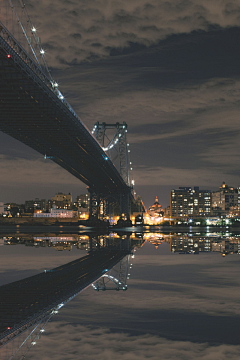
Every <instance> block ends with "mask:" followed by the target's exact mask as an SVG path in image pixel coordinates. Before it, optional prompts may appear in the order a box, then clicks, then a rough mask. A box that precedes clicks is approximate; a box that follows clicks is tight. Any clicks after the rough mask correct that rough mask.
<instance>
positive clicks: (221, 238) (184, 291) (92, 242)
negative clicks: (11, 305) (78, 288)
mask: <svg viewBox="0 0 240 360" xmlns="http://www.w3.org/2000/svg"><path fill="white" fill-rule="evenodd" d="M239 239H240V237H239V236H238V234H230V235H229V233H215V232H214V233H207V234H206V233H199V232H191V233H186V232H182V233H180V232H172V233H170V232H169V233H166V232H164V233H162V232H156V233H154V232H145V233H144V232H110V233H108V234H99V233H96V232H92V233H90V232H88V233H84V234H82V233H81V234H74V233H70V234H68V233H65V234H64V235H63V234H62V233H59V232H58V233H57V232H54V233H53V232H52V233H42V234H39V233H38V234H34V233H33V234H30V233H28V234H21V233H17V234H16V233H9V234H6V233H5V234H4V236H2V237H1V239H0V244H1V245H2V246H1V248H0V253H1V251H2V254H4V253H5V254H6V253H8V254H11V252H12V253H15V254H16V250H18V249H20V251H19V254H21V255H22V259H24V261H25V260H26V259H27V258H30V257H31V256H32V254H34V253H35V254H37V253H38V254H40V255H39V257H38V258H39V259H40V257H44V256H46V254H53V255H54V256H60V258H59V262H60V261H61V263H58V264H57V266H59V265H63V264H66V263H68V262H69V261H70V260H69V256H71V255H74V256H75V258H76V259H80V258H81V256H82V257H84V256H85V255H86V254H88V253H89V252H92V251H98V250H99V249H102V248H105V247H109V248H111V247H113V246H119V245H120V244H121V241H122V240H128V241H129V242H130V243H129V248H133V249H134V250H139V251H136V252H134V254H135V255H137V256H136V259H137V263H136V262H135V260H134V264H133V265H134V266H132V261H133V260H132V257H133V256H134V255H131V257H128V258H127V257H125V260H124V261H122V263H121V262H120V263H118V265H117V266H115V268H113V269H112V270H111V272H110V271H107V270H109V269H107V268H104V273H103V276H102V277H101V278H100V279H99V280H97V281H94V283H93V285H94V286H93V287H90V289H88V290H85V291H84V294H86V295H84V296H85V297H84V296H79V297H77V298H78V299H75V300H71V304H72V303H73V304H75V308H74V307H72V312H71V311H70V310H71V305H70V307H69V305H68V307H64V308H63V309H61V310H60V312H59V314H58V316H57V318H58V317H59V316H60V318H61V314H62V312H63V314H64V313H65V320H64V321H70V320H69V319H71V321H72V322H73V323H74V324H76V325H75V326H78V325H79V324H81V326H88V325H89V324H90V326H93V327H101V326H105V327H108V328H109V329H110V328H111V329H112V328H114V329H116V330H115V331H117V329H118V327H119V328H121V329H122V328H124V329H126V331H130V330H129V329H131V331H132V332H133V333H134V334H138V332H139V331H140V330H141V331H142V332H144V331H143V330H144V329H145V327H146V334H147V333H153V334H158V335H160V336H163V337H167V338H168V339H183V340H190V339H191V340H192V341H199V339H200V340H201V341H202V342H207V341H212V343H219V342H224V341H225V339H226V334H224V333H222V332H221V331H220V330H219V329H220V325H221V324H223V322H224V328H228V324H229V323H231V324H233V323H236V328H238V327H239V325H240V319H239V318H237V317H235V318H233V317H231V318H230V315H231V314H230V315H228V317H227V316H226V314H227V313H226V311H229V309H231V311H232V312H233V311H235V310H234V309H236V311H235V312H236V314H238V313H237V311H238V303H237V301H238V300H235V299H238V298H239V296H238V293H237V290H238V286H236V284H235V283H233V281H235V282H236V283H237V281H238V278H239V276H238V272H237V271H238V259H239V258H238V257H237V256H236V257H234V256H229V257H227V258H226V259H225V260H223V259H222V257H220V256H217V253H219V254H221V255H222V254H223V255H226V254H238V253H239V241H240V240H239ZM13 245H15V246H13ZM35 249H36V250H35ZM146 249H147V250H149V249H151V251H150V252H146ZM162 250H164V251H162ZM24 252H25V254H26V256H24V255H23V254H24ZM163 253H164V254H167V255H171V256H166V257H163V256H162V257H161V259H159V257H158V256H157V255H159V254H163ZM144 254H145V257H144ZM146 254H147V256H146ZM154 254H155V255H156V256H153V255H154ZM178 254H183V255H185V254H186V255H188V256H183V255H181V256H180V255H179V256H178ZM190 254H193V256H190ZM194 254H199V255H200V254H201V255H200V256H196V257H195V256H194ZM205 254H206V255H205ZM207 254H209V255H207ZM9 256H10V255H9ZM128 256H129V255H128ZM15 259H16V258H14V257H13V260H14V261H15ZM20 259H21V257H20V255H19V260H20ZM34 259H35V260H36V261H37V256H36V257H35V258H34ZM49 259H52V255H51V257H50V256H49ZM72 259H73V258H72ZM129 260H130V261H129ZM213 260H214V261H213ZM38 261H39V260H38ZM47 261H48V260H47ZM71 261H72V260H71ZM225 262H226V263H227V264H228V265H227V267H226V268H224V265H222V264H224V263H225ZM124 263H125V265H124ZM49 264H52V263H50V262H49ZM126 264H127V266H126ZM234 264H236V265H237V266H236V265H234ZM230 265H231V268H230ZM31 266H32V265H31ZM31 266H30V265H29V266H28V267H26V269H31ZM55 266H56V265H54V266H53V265H49V267H48V269H51V268H53V267H55ZM124 266H125V267H124ZM234 266H235V267H234ZM132 267H133V268H132ZM228 268H229V270H228ZM14 269H15V267H14ZM41 271H43V270H41ZM221 271H222V272H221ZM228 271H229V278H226V274H228ZM234 271H235V273H236V276H235V278H233V277H232V274H233V273H234ZM6 274H7V272H6ZM24 274H25V275H24V276H23V277H28V276H30V275H31V274H28V273H27V271H26V270H25V273H24ZM49 274H50V275H51V272H50V273H49ZM84 274H85V272H84ZM129 274H131V276H130V275H129ZM0 275H1V274H0ZM2 275H5V274H2ZM214 276H215V277H216V278H214ZM23 277H22V278H23ZM225 283H226V284H227V285H226V284H225ZM226 286H227V287H228V288H227V291H226ZM127 287H128V288H129V290H128V291H127V295H126V296H127V297H125V294H126V292H125V291H124V292H119V291H111V292H110V291H109V292H108V291H106V290H125V289H126V288H127ZM124 288H125V289H124ZM230 288H231V291H232V293H231V291H230ZM94 289H95V290H98V292H96V291H94ZM100 290H103V291H100ZM216 291H217V293H215V292H216ZM114 294H115V295H114ZM230 301H231V302H230ZM225 304H226V305H225ZM227 304H228V305H227ZM191 307H192V308H191ZM73 308H74V311H73ZM65 309H66V310H65ZM68 309H70V310H68ZM117 309H120V310H121V311H118V310H117ZM109 311H110V312H111V314H112V315H111V316H108V313H109ZM198 311H199V314H198ZM209 312H210V314H211V316H214V317H215V318H214V319H215V321H216V324H218V325H217V326H215V327H214V326H213V328H212V330H211V332H210V333H207V332H206V328H208V327H209V324H213V322H212V320H211V319H210V318H208V313H209ZM218 313H219V314H220V315H219V314H218ZM76 314H78V317H77V316H76ZM93 314H94V316H93ZM118 314H119V315H118ZM203 314H205V315H203ZM221 314H224V319H222V318H218V316H221ZM51 315H52V314H51ZM54 315H55V313H54ZM54 317H55V316H54ZM164 317H166V320H164V319H165V318H164ZM128 318H130V320H129V324H128V322H127V321H128V320H127V319H128ZM169 318H171V319H172V323H171V322H169ZM149 319H151V321H149ZM155 319H156V321H155ZM160 319H162V320H160ZM174 319H178V320H177V321H175V320H174ZM196 319H198V320H196ZM195 320H196V321H197V322H198V323H199V324H201V322H202V325H201V326H202V330H201V329H199V330H197V333H196V334H195V337H194V336H193V335H194V334H193V333H192V323H193V321H195ZM188 323H189V325H188ZM171 324H172V325H171ZM178 324H183V325H184V326H183V327H182V326H181V328H178ZM48 326H51V330H52V333H53V332H54V326H57V322H53V324H52V325H51V324H48ZM179 326H180V325H179ZM39 329H40V330H41V329H42V328H39ZM40 330H39V331H40ZM58 330H59V328H58ZM63 330H64V327H62V328H61V329H60V331H62V332H63ZM84 331H86V328H84ZM228 331H230V329H228ZM39 334H40V332H38V333H37V335H36V336H37V338H35V337H33V336H32V335H31V339H30V341H32V343H34V342H36V343H37V345H38V346H39V344H40V346H41V344H42V340H41V341H39V339H38V337H40V335H39ZM234 334H235V330H234V329H233V330H232V331H230V333H229V336H228V338H227V340H226V341H227V343H231V341H232V342H233V343H235V342H236V341H238V340H236V341H235V338H234ZM41 336H42V335H41ZM64 336H65V337H66V336H68V334H64ZM119 336H120V335H119ZM48 339H49V337H48ZM232 339H234V340H232ZM70 340H71V339H70V337H69V338H68V341H70ZM45 341H46V338H45ZM49 341H50V340H49ZM32 345H35V344H32ZM42 346H43V347H44V345H42ZM4 348H5V347H4ZM6 349H7V348H6ZM30 353H31V356H30V355H29V359H30V358H36V359H38V358H39V359H41V357H40V356H41V355H39V356H38V354H37V353H35V348H33V349H32V350H31V352H30ZM0 354H1V351H0ZM0 358H1V359H5V358H4V357H3V356H2V357H1V355H0ZM9 358H10V357H8V358H7V357H6V359H9ZM192 358H194V356H193V357H192ZM26 359H28V357H26Z"/></svg>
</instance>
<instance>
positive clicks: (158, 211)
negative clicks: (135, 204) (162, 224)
mask: <svg viewBox="0 0 240 360" xmlns="http://www.w3.org/2000/svg"><path fill="white" fill-rule="evenodd" d="M148 214H149V216H151V217H154V218H159V217H161V216H163V214H164V211H163V209H162V206H161V205H160V204H159V202H158V198H157V196H156V199H155V203H154V204H153V205H152V206H150V207H149V209H148Z"/></svg>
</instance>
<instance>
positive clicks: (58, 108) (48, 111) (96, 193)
mask: <svg viewBox="0 0 240 360" xmlns="http://www.w3.org/2000/svg"><path fill="white" fill-rule="evenodd" d="M19 2H20V5H21V8H22V10H23V12H24V14H25V16H26V19H27V24H28V27H29V28H30V35H31V36H29V35H28V34H27V29H26V28H24V26H23V24H22V22H21V21H20V18H19V16H18V14H17V11H16V9H15V7H14V5H13V2H12V1H10V0H9V4H10V5H11V10H12V12H13V13H14V14H15V15H16V18H17V20H18V23H19V25H20V28H21V30H22V33H23V35H24V36H25V38H26V40H27V44H28V48H29V49H30V51H31V56H30V55H29V53H28V52H27V51H26V50H25V49H24V48H23V47H22V46H21V44H20V43H19V42H18V41H17V40H16V39H15V38H14V37H13V35H12V34H11V33H10V32H9V30H8V29H7V28H6V26H4V24H3V23H2V22H0V114H1V115H0V130H1V131H2V132H4V133H6V134H8V135H10V136H12V137H13V138H15V139H17V140H19V141H21V142H22V143H24V144H26V145H28V146H30V147H31V148H33V149H34V150H36V151H38V152H39V153H41V154H42V155H43V156H44V157H45V158H50V159H51V160H52V161H54V162H55V163H57V164H58V165H60V166H61V167H62V168H64V169H65V170H67V171H68V172H69V173H71V174H72V175H74V176H75V177H76V178H78V179H79V180H80V181H81V182H83V183H85V184H86V185H87V187H88V190H89V193H90V212H89V219H90V220H92V219H99V218H102V219H104V217H106V215H107V214H109V212H110V206H116V205H117V206H118V208H119V210H118V211H119V214H120V216H123V218H124V219H126V220H128V222H129V219H130V213H131V207H132V210H133V211H137V210H138V205H137V203H136V199H135V197H134V190H133V185H134V181H131V180H130V176H129V171H130V170H131V168H132V164H130V161H129V149H128V146H127V145H128V144H127V138H126V133H127V124H126V123H123V124H119V123H117V124H111V125H107V124H105V123H103V124H99V123H98V122H97V123H96V125H95V126H94V129H93V131H92V133H91V132H90V131H89V130H88V129H87V127H86V126H85V125H84V124H83V123H82V121H81V120H80V118H79V117H78V115H77V114H76V113H75V111H74V110H73V109H72V107H71V106H70V104H69V103H68V102H67V101H66V99H65V98H64V96H63V94H62V93H61V92H60V90H59V87H58V83H57V82H56V81H55V80H54V79H53V78H52V76H51V73H50V71H49V70H48V67H47V63H46V60H45V51H44V50H43V49H42V48H41V45H40V44H39V40H38V37H37V36H36V28H35V27H34V26H33V25H32V23H31V20H30V18H29V17H28V14H27V12H26V8H25V5H24V4H23V2H22V0H19ZM30 39H31V40H30ZM34 44H35V45H34ZM39 56H40V60H38V57H39ZM41 61H42V63H43V65H41ZM109 128H115V129H116V131H115V133H114V136H113V138H112V139H110V141H109V143H108V144H107V146H105V145H104V140H105V139H106V136H105V134H106V130H107V129H109ZM94 134H95V135H96V137H94ZM114 147H115V148H117V147H118V154H119V162H120V167H119V171H118V170H117V168H116V166H115V165H114V164H113V162H112V161H111V159H110V156H109V155H108V151H109V150H111V149H112V148H114ZM140 207H141V206H140ZM136 208H137V210H136ZM139 210H140V211H141V210H142V208H141V209H139Z"/></svg>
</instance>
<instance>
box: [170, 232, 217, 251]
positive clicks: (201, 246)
mask: <svg viewBox="0 0 240 360" xmlns="http://www.w3.org/2000/svg"><path fill="white" fill-rule="evenodd" d="M170 248H171V252H186V253H191V252H192V253H199V252H203V251H212V239H211V238H208V237H195V236H191V237H190V236H173V237H171V240H170Z"/></svg>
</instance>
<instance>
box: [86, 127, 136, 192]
mask: <svg viewBox="0 0 240 360" xmlns="http://www.w3.org/2000/svg"><path fill="white" fill-rule="evenodd" d="M96 129H97V125H94V127H93V129H92V135H94V133H95V131H96ZM125 132H127V129H125ZM121 136H122V134H115V136H114V137H113V139H112V140H111V141H110V143H109V144H108V146H106V147H104V146H103V147H102V149H103V151H105V152H106V151H109V150H111V149H112V148H113V147H114V146H115V145H116V144H117V143H118V141H119V139H120V137H121ZM127 147H129V144H128V143H127ZM127 152H128V159H129V165H130V170H131V171H132V170H133V167H132V161H130V152H131V151H130V149H128V150H127ZM106 159H108V157H106ZM131 184H132V186H134V185H135V181H134V180H132V181H131ZM134 195H136V192H135V191H134Z"/></svg>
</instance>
